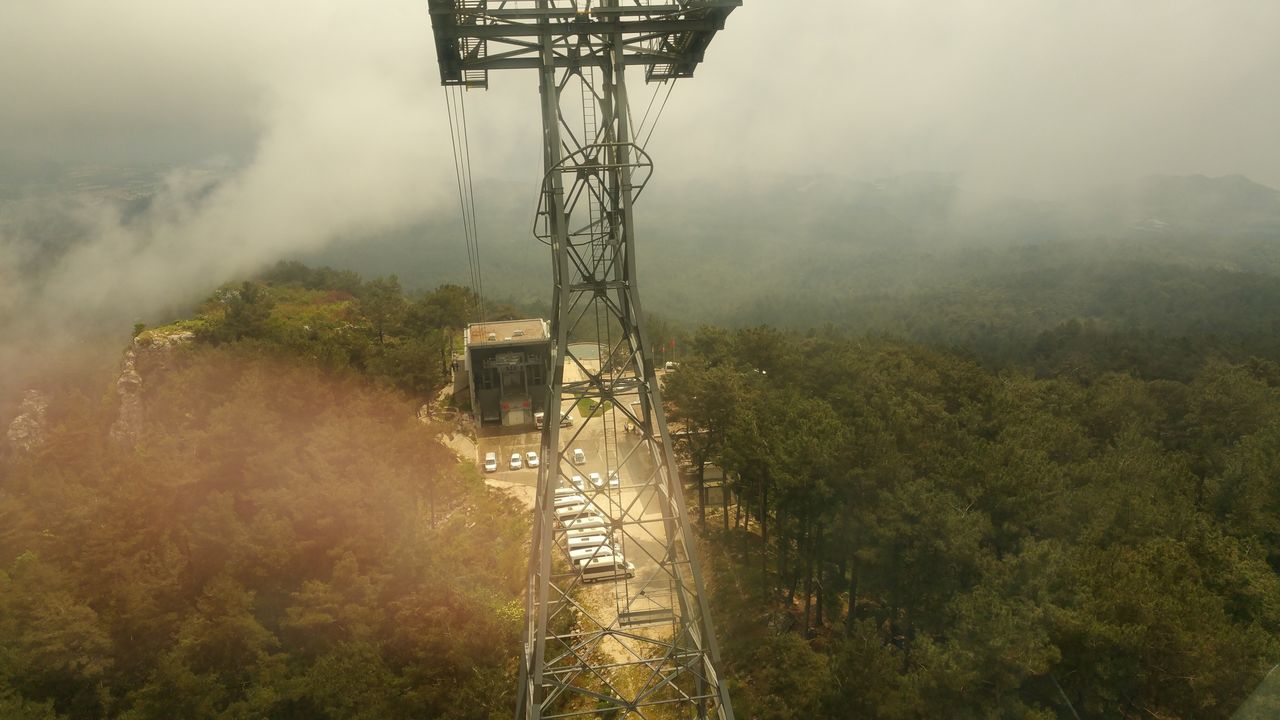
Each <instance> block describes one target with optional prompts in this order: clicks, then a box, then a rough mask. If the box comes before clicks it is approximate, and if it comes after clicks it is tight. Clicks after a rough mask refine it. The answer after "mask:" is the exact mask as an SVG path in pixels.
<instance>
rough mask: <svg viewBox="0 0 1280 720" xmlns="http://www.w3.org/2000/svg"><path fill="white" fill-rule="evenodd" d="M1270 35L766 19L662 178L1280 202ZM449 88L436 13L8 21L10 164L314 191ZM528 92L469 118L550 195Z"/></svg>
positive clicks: (1264, 26) (425, 117) (1, 130)
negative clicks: (1232, 183)
mask: <svg viewBox="0 0 1280 720" xmlns="http://www.w3.org/2000/svg"><path fill="white" fill-rule="evenodd" d="M1277 28H1280V3H1277V2H1274V0H1181V1H1179V0H1125V1H1124V2H1114V1H1103V0H1025V1H1022V2H1007V0H957V1H955V2H947V3H939V2H936V1H935V0H868V1H866V2H858V1H855V0H808V1H805V2H799V1H797V0H789V1H788V0H747V2H746V4H745V7H743V8H741V9H740V10H738V11H736V12H735V13H734V15H733V16H731V18H730V21H729V27H728V31H727V32H725V33H724V34H722V35H720V36H719V37H718V38H717V39H716V42H715V44H714V45H713V46H712V49H711V51H710V53H709V54H708V59H707V63H706V64H705V65H704V67H703V68H702V69H701V71H700V73H699V77H698V78H696V79H695V80H694V81H693V82H688V83H684V84H682V85H680V86H678V87H677V88H676V90H675V95H674V96H673V100H672V104H671V105H670V106H669V107H668V110H667V113H666V116H665V117H664V119H663V125H662V128H661V130H660V133H659V135H658V136H657V144H656V145H654V147H653V149H654V150H655V151H657V152H658V153H659V160H660V162H662V171H663V173H664V174H665V173H672V174H676V173H684V174H687V173H689V172H697V173H699V174H708V175H716V174H720V173H724V172H727V171H729V170H734V171H736V170H739V169H749V170H752V171H757V172H761V173H772V172H778V171H790V172H809V171H813V170H821V171H834V172H847V173H850V174H853V175H855V176H874V175H884V174H895V173H901V172H908V171H915V170H945V171H956V172H965V173H968V174H972V175H974V176H983V177H990V178H992V179H993V180H1004V179H1009V178H1013V179H1014V182H1015V184H1016V185H1023V184H1025V183H1028V182H1030V183H1031V184H1033V185H1034V184H1038V183H1039V182H1042V181H1045V182H1047V180H1046V178H1050V177H1053V176H1068V177H1071V178H1073V179H1074V178H1076V177H1077V176H1079V177H1092V176H1101V175H1109V174H1123V175H1134V174H1143V173H1148V172H1180V173H1181V172H1204V173H1208V174H1224V173H1242V174H1246V175H1249V176H1251V177H1253V178H1254V179H1256V180H1259V181H1261V182H1265V183H1268V184H1271V185H1280V142H1277V141H1276V139H1275V128H1277V127H1280V92H1276V87H1277V84H1278V82H1280V43H1278V42H1276V29H1277ZM435 77H436V76H435V69H434V58H433V55H432V42H431V34H430V27H429V18H428V16H427V14H426V3H425V0H382V1H380V2H369V1H368V0H360V1H357V0H265V1H264V0H254V1H250V0H227V1H222V2H216V3H210V2H196V1H195V0H112V2H108V3H88V2H83V1H81V0H6V2H4V3H0V88H4V93H5V102H4V103H0V158H3V157H5V156H6V155H7V156H9V157H10V158H12V157H33V156H34V157H48V158H54V159H58V160H66V161H73V162H75V161H85V160H87V161H106V162H134V161H138V160H145V161H159V162H175V163H185V162H192V161H200V160H204V159H206V158H208V157H210V156H231V157H234V158H244V157H250V156H252V155H253V153H254V152H255V150H257V151H261V150H262V149H263V148H264V147H267V146H269V145H270V144H271V143H272V142H274V141H278V140H282V138H279V137H278V135H279V134H288V133H293V132H300V133H303V134H306V135H308V136H309V137H311V138H313V139H315V140H319V141H321V145H320V146H318V147H316V148H315V156H317V157H316V160H317V162H318V163H321V165H320V166H318V167H317V168H316V171H317V172H324V171H325V169H326V168H325V166H324V165H323V163H324V159H323V158H322V157H319V156H322V155H324V154H325V151H326V149H327V150H330V151H332V150H333V146H334V145H335V144H336V145H342V146H351V147H356V148H358V147H361V145H362V143H372V144H374V145H378V144H380V143H383V142H394V143H396V144H398V145H399V146H400V147H402V148H403V151H404V159H405V162H412V161H417V160H421V159H422V157H423V155H424V153H426V154H431V153H439V151H440V148H441V146H442V145H444V144H445V143H446V142H447V136H446V135H445V133H444V132H442V127H441V126H442V123H443V121H444V114H443V109H442V108H441V107H440V99H441V94H440V90H439V88H438V87H436V83H435V82H434V80H435ZM534 83H535V78H534V76H533V75H532V74H531V73H529V72H516V73H510V74H507V75H501V76H499V75H495V77H494V82H493V87H492V89H491V90H490V92H489V93H487V94H483V95H482V94H474V95H473V96H472V108H473V110H474V111H475V112H473V114H472V117H473V120H474V121H475V122H474V125H475V126H476V133H475V134H476V136H477V137H478V138H480V139H482V140H483V142H484V146H485V151H484V152H481V153H478V154H479V157H478V158H477V170H482V171H484V172H486V173H492V174H503V173H507V172H512V171H518V172H530V171H531V169H530V166H531V165H532V164H534V163H536V161H537V158H538V154H537V148H536V146H535V145H534V143H535V142H536V141H537V135H536V125H535V123H536V122H537V115H536V105H535V104H534V103H535V95H534ZM646 92H647V89H645V88H641V91H640V92H639V93H638V95H639V97H638V98H637V99H638V100H643V99H644V98H645V96H646ZM317 114H323V115H326V116H328V117H327V119H325V120H320V121H317V120H315V116H316V115H317ZM330 121H331V122H332V123H333V124H332V125H331V126H325V125H323V124H322V125H321V126H320V127H316V126H314V125H313V123H317V122H319V123H325V122H330ZM273 134H275V135H273ZM317 134H318V135H322V136H323V137H318V136H317ZM415 146H416V147H415ZM371 152H372V153H373V154H377V153H378V149H377V148H373V149H372V150H371ZM386 170H387V172H388V174H389V175H393V176H394V175H398V174H400V172H403V171H399V170H397V169H394V168H387V169H386Z"/></svg>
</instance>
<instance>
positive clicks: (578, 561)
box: [569, 545, 613, 567]
mask: <svg viewBox="0 0 1280 720" xmlns="http://www.w3.org/2000/svg"><path fill="white" fill-rule="evenodd" d="M612 557H613V548H612V547H610V546H608V545H597V546H595V547H587V548H578V549H577V550H570V551H569V562H571V563H573V564H574V565H577V566H579V567H582V566H583V565H585V564H587V563H589V562H591V561H592V560H603V559H605V558H612Z"/></svg>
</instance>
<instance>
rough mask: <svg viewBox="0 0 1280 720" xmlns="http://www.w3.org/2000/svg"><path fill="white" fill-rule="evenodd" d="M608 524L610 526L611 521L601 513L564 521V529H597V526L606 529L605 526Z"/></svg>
mask: <svg viewBox="0 0 1280 720" xmlns="http://www.w3.org/2000/svg"><path fill="white" fill-rule="evenodd" d="M608 526H609V523H608V522H607V521H606V520H605V519H604V518H602V517H600V516H599V515H587V516H585V517H578V518H574V519H572V520H565V521H564V529H565V530H569V531H573V530H591V529H597V528H598V529H604V528H607V527H608Z"/></svg>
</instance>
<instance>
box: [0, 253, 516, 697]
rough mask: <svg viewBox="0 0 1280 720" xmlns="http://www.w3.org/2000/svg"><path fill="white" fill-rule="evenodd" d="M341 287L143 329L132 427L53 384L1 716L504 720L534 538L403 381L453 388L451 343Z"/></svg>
mask: <svg viewBox="0 0 1280 720" xmlns="http://www.w3.org/2000/svg"><path fill="white" fill-rule="evenodd" d="M293 271H295V272H301V271H302V269H299V268H296V267H295V268H293ZM325 272H327V271H317V273H319V274H318V275H317V274H312V273H311V271H309V270H307V271H306V272H305V273H303V274H304V275H306V277H305V278H302V279H299V278H288V280H289V282H286V281H285V280H286V278H283V277H276V278H273V280H272V282H273V283H275V284H274V285H273V286H267V285H260V284H257V283H244V284H241V285H238V286H236V287H235V288H234V289H228V290H227V291H224V292H221V293H220V294H219V295H218V296H216V297H215V298H214V300H212V301H211V302H210V305H208V306H206V308H205V311H204V312H203V313H202V314H201V316H200V317H198V318H196V319H194V320H190V321H186V322H183V323H179V324H177V325H174V326H170V327H167V328H164V329H161V330H157V331H146V332H144V334H143V335H142V336H140V340H139V343H138V348H139V349H138V351H137V358H136V372H137V373H138V376H139V377H140V378H141V389H140V390H139V392H138V399H140V401H141V404H142V407H143V411H142V412H140V413H138V414H137V415H136V416H135V417H134V418H133V420H132V421H133V422H134V426H133V427H130V428H129V429H128V430H129V431H128V432H127V433H122V432H120V431H119V427H120V423H121V422H122V421H123V420H128V419H129V418H125V417H124V416H123V415H122V405H123V403H121V402H119V401H117V399H116V398H115V397H114V396H115V393H114V392H110V393H108V392H107V391H108V390H109V388H110V381H111V380H114V378H113V377H112V376H110V375H104V374H102V373H100V372H89V373H85V374H81V375H78V376H65V375H64V376H62V377H61V378H59V379H58V381H57V382H56V383H55V384H54V385H55V387H52V388H51V387H48V386H46V387H45V390H47V391H48V390H52V391H51V392H48V408H47V411H46V412H45V413H44V417H43V423H42V425H43V430H42V434H41V438H40V442H39V443H37V444H35V445H34V446H33V447H32V448H30V449H28V450H24V449H20V448H17V447H14V446H12V445H9V446H6V449H5V451H4V452H3V454H0V717H5V718H40V719H42V720H43V719H46V718H48V719H51V718H77V719H78V718H138V719H142V718H155V719H157V720H160V719H164V720H170V719H172V718H192V719H195V718H227V719H232V718H248V717H262V718H266V717H270V718H299V719H302V718H306V719H307V720H312V719H316V718H409V717H424V718H425V717H431V718H437V717H438V718H491V717H503V716H506V715H507V714H508V713H509V712H510V707H511V704H512V702H513V692H514V686H515V675H514V672H515V658H516V655H517V649H518V644H519V627H520V621H521V615H522V608H521V605H520V601H519V597H518V592H519V590H520V588H521V586H522V579H523V571H524V567H525V562H526V557H525V554H524V552H525V551H524V550H523V548H524V543H525V542H526V541H527V532H528V520H527V518H526V517H525V516H524V514H523V513H521V512H520V511H519V510H518V509H517V508H516V507H515V506H514V503H513V502H511V501H509V500H507V499H505V498H504V497H503V496H501V495H498V494H496V493H494V492H492V491H489V490H487V489H486V488H485V487H484V486H483V484H482V483H481V482H480V480H479V478H478V477H477V476H476V475H475V473H474V470H472V469H471V468H470V466H461V465H459V464H458V462H457V460H456V458H455V457H454V456H453V455H452V454H451V453H450V452H448V451H446V450H445V449H444V448H443V446H442V445H441V444H440V443H439V442H438V441H437V434H438V432H439V431H440V428H438V427H434V426H428V425H423V424H422V423H420V422H419V421H418V418H417V407H418V404H419V403H420V402H421V399H420V397H415V396H412V395H406V394H404V392H403V391H402V390H400V389H397V387H396V386H400V387H405V388H418V389H423V390H433V389H435V388H438V387H439V378H440V377H441V375H440V363H441V358H440V355H439V351H438V348H437V347H436V346H435V345H431V344H430V342H429V341H428V339H427V337H428V335H431V336H432V337H435V338H439V337H440V333H439V332H436V331H434V330H433V331H432V332H428V331H427V330H426V329H425V328H426V327H428V326H423V328H424V329H422V330H421V331H419V332H418V333H417V334H416V335H415V334H413V333H412V332H411V331H408V330H405V329H404V327H403V324H404V323H403V321H401V320H400V319H399V318H401V317H407V314H408V313H409V312H411V311H412V310H413V308H414V306H412V304H411V303H408V302H407V301H406V299H405V298H404V297H402V296H401V295H400V294H399V292H398V290H396V292H395V294H394V298H393V299H392V300H388V299H387V298H388V297H389V296H390V295H391V293H381V294H379V292H378V290H379V285H386V284H388V283H389V281H385V280H383V281H373V282H371V283H368V284H365V283H361V282H360V281H359V279H358V278H355V277H354V276H353V275H351V274H345V275H341V278H345V279H346V280H349V281H353V282H354V285H353V286H352V288H351V292H350V293H348V294H345V295H344V294H342V293H343V291H341V290H337V289H334V288H333V287H328V288H319V287H317V288H315V289H308V288H306V287H304V285H303V281H306V282H311V283H312V284H315V283H316V282H318V281H316V277H319V276H321V275H324V273H325ZM332 280H333V277H330V278H329V281H327V284H329V285H333V282H330V281H332ZM320 284H325V283H320ZM370 286H372V287H370ZM443 294H446V295H447V294H449V291H448V290H445V291H443ZM424 302H425V301H424ZM387 307H390V308H391V310H390V311H389V313H387V314H386V315H385V316H384V315H379V314H377V312H376V310H375V308H384V309H385V308H387ZM421 307H422V306H421V305H420V306H419V309H421ZM379 318H395V319H396V322H395V323H394V327H395V333H392V332H391V329H392V326H393V325H392V323H390V322H386V323H383V324H379V322H378V320H379ZM424 322H425V321H424ZM432 327H434V326H432ZM184 329H188V330H191V331H193V332H194V334H195V336H194V338H193V339H192V340H191V341H190V342H188V343H186V344H183V343H169V344H165V343H163V342H160V340H162V339H163V338H172V337H173V336H174V334H176V333H180V332H181V331H183V330H184ZM437 342H438V340H437ZM397 344H398V345H400V346H401V347H406V346H407V347H409V348H416V349H415V350H413V352H415V353H421V357H422V359H421V360H415V359H412V358H398V359H395V360H394V361H393V360H392V359H390V358H389V356H391V357H394V353H395V351H394V350H391V348H392V347H395V346H396V345H397ZM419 345H421V347H419ZM401 368H403V369H401ZM380 378H381V379H383V380H384V381H383V382H371V380H374V381H377V380H379V379H380ZM380 386H381V387H380Z"/></svg>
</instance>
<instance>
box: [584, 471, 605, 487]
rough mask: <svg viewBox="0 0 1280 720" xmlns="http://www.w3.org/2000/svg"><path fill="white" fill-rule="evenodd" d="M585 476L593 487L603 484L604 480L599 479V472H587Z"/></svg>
mask: <svg viewBox="0 0 1280 720" xmlns="http://www.w3.org/2000/svg"><path fill="white" fill-rule="evenodd" d="M587 477H588V478H590V479H591V485H592V486H594V487H602V486H604V480H601V479H600V473H587Z"/></svg>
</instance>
